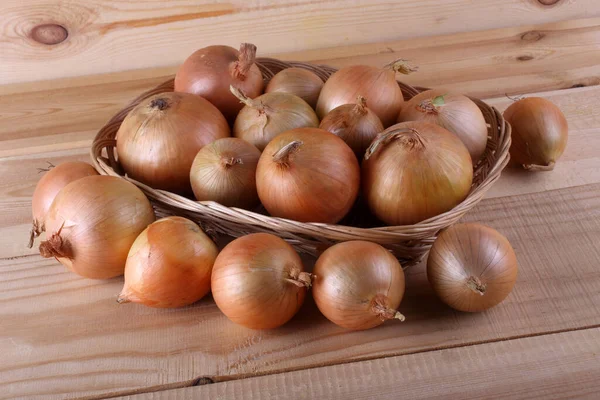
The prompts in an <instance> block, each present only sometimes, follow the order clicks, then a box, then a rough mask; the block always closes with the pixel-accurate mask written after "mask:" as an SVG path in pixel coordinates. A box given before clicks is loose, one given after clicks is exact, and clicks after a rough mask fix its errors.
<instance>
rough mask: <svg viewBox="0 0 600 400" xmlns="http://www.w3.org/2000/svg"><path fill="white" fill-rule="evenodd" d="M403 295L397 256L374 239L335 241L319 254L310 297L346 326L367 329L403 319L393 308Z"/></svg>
mask: <svg viewBox="0 0 600 400" xmlns="http://www.w3.org/2000/svg"><path fill="white" fill-rule="evenodd" d="M403 296H404V272H403V271H402V267H401V266H400V263H399V262H398V260H396V258H395V257H394V256H393V255H392V254H391V253H390V252H389V251H387V250H386V249H384V248H383V247H381V246H380V245H378V244H376V243H371V242H365V241H359V240H357V241H350V242H343V243H338V244H336V245H334V246H332V247H330V248H329V249H327V250H325V252H324V253H323V254H322V255H321V256H320V257H319V259H318V260H317V262H316V264H315V269H314V271H313V297H314V299H315V302H316V303H317V307H319V310H320V311H321V312H322V313H323V315H325V317H327V319H329V320H330V321H331V322H333V323H335V324H336V325H339V326H341V327H344V328H348V329H356V330H360V329H369V328H373V327H375V326H378V325H381V324H382V323H383V322H384V321H386V320H388V319H399V320H400V321H404V316H403V315H402V314H400V313H399V312H398V311H396V309H397V308H398V306H399V305H400V302H401V301H402V297H403Z"/></svg>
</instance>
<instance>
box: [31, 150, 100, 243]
mask: <svg viewBox="0 0 600 400" xmlns="http://www.w3.org/2000/svg"><path fill="white" fill-rule="evenodd" d="M91 175H98V172H96V170H95V169H94V167H92V166H91V165H90V164H88V163H85V162H82V161H68V162H64V163H61V164H59V165H58V166H56V167H54V166H53V165H51V169H50V170H49V171H48V172H47V173H46V174H45V175H44V176H43V177H42V179H40V180H39V182H38V184H37V185H36V187H35V190H34V192H33V197H32V198H31V212H32V214H33V225H32V228H31V233H30V237H29V248H31V247H33V240H34V239H35V238H36V237H38V236H39V235H40V234H41V233H42V232H43V231H44V219H45V217H46V213H47V212H48V210H49V209H50V205H52V202H53V201H54V198H55V197H56V195H57V194H58V192H60V190H61V189H62V188H64V187H65V186H67V185H68V184H69V183H71V182H73V181H76V180H77V179H81V178H84V177H86V176H91Z"/></svg>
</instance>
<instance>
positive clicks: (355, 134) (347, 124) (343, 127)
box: [319, 96, 384, 160]
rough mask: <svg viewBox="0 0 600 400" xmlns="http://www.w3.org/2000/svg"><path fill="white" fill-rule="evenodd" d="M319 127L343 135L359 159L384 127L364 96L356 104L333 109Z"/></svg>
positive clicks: (359, 97)
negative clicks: (368, 106)
mask: <svg viewBox="0 0 600 400" xmlns="http://www.w3.org/2000/svg"><path fill="white" fill-rule="evenodd" d="M319 128H321V129H325V130H326V131H328V132H331V133H333V134H334V135H336V136H339V137H341V138H342V139H343V140H344V142H346V144H348V146H350V148H351V149H352V150H353V151H354V153H355V154H356V156H357V157H358V159H359V160H362V158H363V155H364V154H365V151H366V150H367V148H368V147H369V145H370V144H371V142H372V141H373V139H375V136H377V135H378V134H379V133H381V132H382V131H383V129H384V128H383V124H382V123H381V120H380V119H379V117H378V116H377V115H376V114H375V113H374V112H373V111H371V110H370V109H369V108H367V100H366V99H365V98H364V97H362V96H358V97H357V99H356V104H343V105H341V106H339V107H336V108H334V109H333V110H331V111H330V112H329V114H327V115H326V116H325V118H323V120H322V121H321V125H319Z"/></svg>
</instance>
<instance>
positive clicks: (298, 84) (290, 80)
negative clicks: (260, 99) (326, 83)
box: [265, 67, 323, 108]
mask: <svg viewBox="0 0 600 400" xmlns="http://www.w3.org/2000/svg"><path fill="white" fill-rule="evenodd" d="M322 88H323V80H322V79H321V78H319V77H318V76H317V75H316V74H315V73H314V72H311V71H309V70H307V69H304V68H295V67H294V68H286V69H284V70H281V71H279V72H278V73H277V74H276V75H275V76H274V77H273V78H272V79H271V81H270V82H269V84H268V85H267V88H266V89H265V93H271V92H280V93H290V94H294V95H296V96H298V97H300V98H301V99H302V100H304V101H306V102H307V103H308V104H309V105H310V106H311V107H312V108H315V107H316V106H317V100H318V99H319V93H321V89H322Z"/></svg>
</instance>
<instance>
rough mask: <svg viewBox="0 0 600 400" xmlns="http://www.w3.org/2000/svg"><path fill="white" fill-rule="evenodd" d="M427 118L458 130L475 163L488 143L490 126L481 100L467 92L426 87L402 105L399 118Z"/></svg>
mask: <svg viewBox="0 0 600 400" xmlns="http://www.w3.org/2000/svg"><path fill="white" fill-rule="evenodd" d="M406 121H425V122H431V123H434V124H438V125H439V126H441V127H442V128H446V129H447V130H449V131H450V132H452V133H454V134H455V135H456V136H458V138H459V139H460V140H462V142H463V143H464V145H465V146H466V147H467V150H469V154H470V155H471V159H472V160H473V164H476V163H477V161H479V159H480V158H481V156H482V155H483V153H484V152H485V146H486V144H487V137H488V128H487V123H486V122H485V118H484V117H483V114H482V113H481V110H480V109H479V107H477V104H475V103H474V102H473V101H472V100H471V99H469V98H468V97H467V96H463V95H461V94H456V93H451V92H448V91H447V90H443V89H436V90H426V91H424V92H422V93H419V94H418V95H416V96H415V97H413V98H412V99H410V100H409V101H408V102H407V103H405V104H404V105H403V106H402V109H401V110H400V114H399V115H398V122H406Z"/></svg>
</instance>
